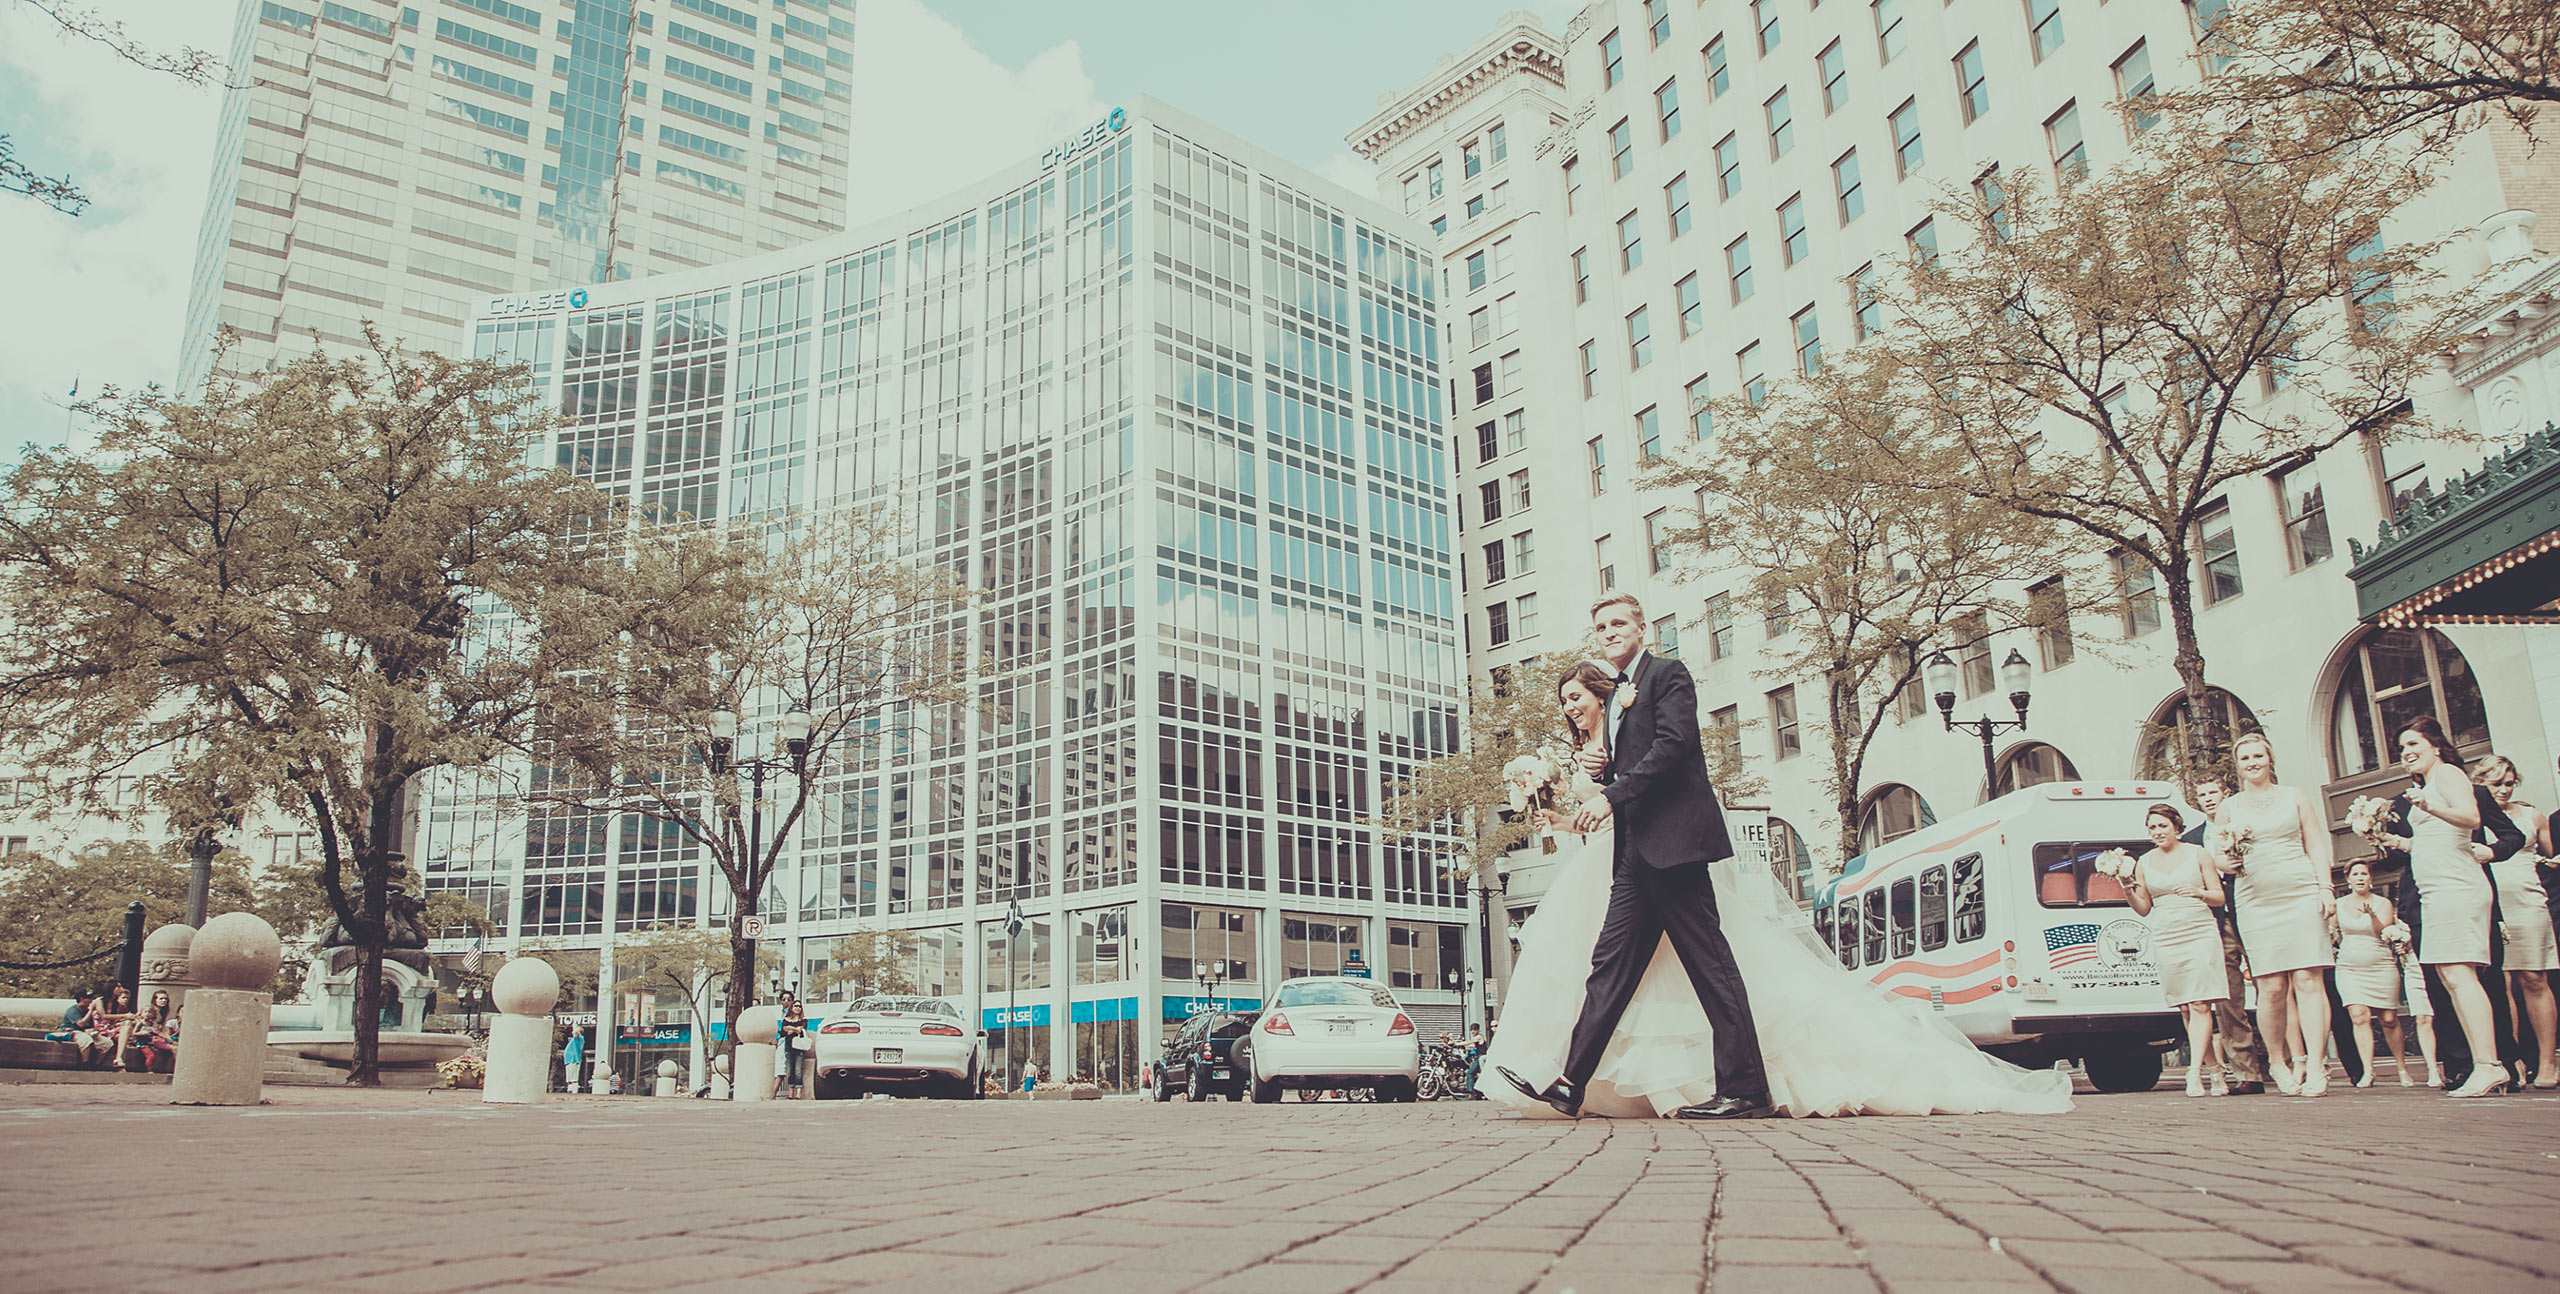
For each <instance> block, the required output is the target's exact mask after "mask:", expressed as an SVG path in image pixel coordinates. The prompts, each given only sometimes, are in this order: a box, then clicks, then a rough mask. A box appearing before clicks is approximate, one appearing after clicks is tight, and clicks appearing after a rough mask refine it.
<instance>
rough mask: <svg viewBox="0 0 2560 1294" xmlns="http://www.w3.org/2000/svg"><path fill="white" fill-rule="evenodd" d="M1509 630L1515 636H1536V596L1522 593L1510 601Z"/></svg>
mask: <svg viewBox="0 0 2560 1294" xmlns="http://www.w3.org/2000/svg"><path fill="white" fill-rule="evenodd" d="M1511 629H1512V632H1513V634H1514V635H1515V636H1517V637H1521V638H1535V637H1537V636H1538V595H1537V594H1535V593H1523V594H1521V595H1520V596H1519V597H1517V598H1514V599H1512V601H1511Z"/></svg>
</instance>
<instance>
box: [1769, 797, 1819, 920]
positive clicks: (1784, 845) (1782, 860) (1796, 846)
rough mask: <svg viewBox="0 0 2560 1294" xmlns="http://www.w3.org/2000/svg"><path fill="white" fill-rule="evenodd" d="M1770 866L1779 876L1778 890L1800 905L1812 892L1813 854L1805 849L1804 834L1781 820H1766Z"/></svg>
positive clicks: (1784, 820)
mask: <svg viewBox="0 0 2560 1294" xmlns="http://www.w3.org/2000/svg"><path fill="white" fill-rule="evenodd" d="M1769 866H1770V869H1771V870H1773V871H1775V872H1776V873H1777V874H1778V885H1779V887H1780V888H1782V889H1784V890H1785V891H1786V892H1787V893H1788V894H1790V895H1793V896H1794V897H1795V901H1796V902H1797V903H1799V904H1801V903H1803V902H1804V898H1805V894H1806V893H1807V892H1808V891H1810V890H1811V889H1812V888H1813V851H1812V850H1811V849H1808V848H1806V847H1805V843H1804V834H1803V833H1802V832H1799V831H1797V830H1796V829H1795V827H1794V826H1793V825H1792V824H1790V823H1788V821H1787V820H1786V819H1784V818H1771V819H1769Z"/></svg>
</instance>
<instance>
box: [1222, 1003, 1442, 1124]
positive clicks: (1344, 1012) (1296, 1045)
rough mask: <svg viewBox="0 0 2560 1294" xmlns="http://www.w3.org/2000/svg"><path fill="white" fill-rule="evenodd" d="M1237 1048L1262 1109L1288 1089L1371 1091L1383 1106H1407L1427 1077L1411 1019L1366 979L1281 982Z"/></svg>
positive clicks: (1419, 1043) (1420, 1048) (1254, 1095)
mask: <svg viewBox="0 0 2560 1294" xmlns="http://www.w3.org/2000/svg"><path fill="white" fill-rule="evenodd" d="M1238 1047H1239V1048H1240V1049H1241V1050H1240V1054H1243V1053H1244V1052H1249V1053H1250V1054H1249V1055H1247V1058H1246V1060H1245V1062H1244V1067H1245V1069H1246V1071H1247V1078H1248V1080H1249V1084H1250V1090H1251V1092H1252V1093H1253V1099H1254V1100H1255V1101H1256V1102H1257V1103H1260V1104H1265V1105H1267V1104H1269V1103H1271V1102H1273V1101H1277V1100H1279V1099H1280V1089H1282V1088H1284V1087H1296V1088H1316V1089H1323V1088H1335V1087H1340V1088H1366V1089H1369V1090H1371V1091H1374V1092H1376V1093H1377V1096H1378V1099H1379V1100H1381V1101H1410V1100H1412V1099H1414V1095H1415V1090H1416V1087H1417V1079H1418V1078H1419V1077H1420V1075H1421V1072H1422V1047H1421V1039H1420V1038H1418V1037H1417V1036H1416V1035H1415V1033H1414V1028H1413V1017H1411V1016H1408V1015H1406V1014H1405V1013H1404V1008H1403V1007H1401V1006H1398V1005H1397V1004H1396V998H1395V994H1393V993H1390V992H1388V991H1387V989H1386V986H1385V985H1383V984H1378V983H1375V982H1373V981H1370V980H1365V979H1346V978H1336V977H1334V976H1330V975H1326V976H1309V977H1306V978H1302V979H1293V980H1290V981H1288V982H1286V983H1284V984H1282V985H1281V986H1280V991H1279V992H1278V993H1276V994H1274V995H1273V996H1272V999H1271V1003H1270V1005H1269V1006H1266V1007H1264V1008H1263V1011H1262V1017H1261V1019H1259V1020H1258V1021H1256V1022H1255V1023H1254V1026H1253V1032H1252V1033H1251V1034H1250V1035H1248V1037H1247V1038H1246V1040H1245V1041H1244V1042H1242V1043H1239V1044H1238Z"/></svg>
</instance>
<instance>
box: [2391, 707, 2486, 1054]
mask: <svg viewBox="0 0 2560 1294" xmlns="http://www.w3.org/2000/svg"><path fill="white" fill-rule="evenodd" d="M2398 740H2399V744H2400V767H2401V769H2402V770H2403V771H2405V772H2407V773H2408V774H2409V778H2410V787H2409V791H2408V797H2409V875H2410V876H2411V878H2412V879H2414V880H2415V881H2416V882H2417V885H2418V916H2419V918H2420V921H2419V927H2418V961H2419V962H2420V963H2421V964H2423V965H2427V966H2432V967H2434V968H2435V971H2436V976H2437V978H2438V979H2440V980H2441V981H2442V982H2443V984H2444V988H2445V995H2446V996H2447V997H2450V998H2452V999H2453V1014H2454V1018H2455V1019H2456V1020H2458V1021H2460V1022H2461V1024H2462V1038H2463V1041H2464V1042H2465V1043H2467V1044H2468V1045H2469V1046H2470V1048H2471V1077H2469V1078H2468V1079H2465V1080H2463V1083H2462V1086H2460V1087H2457V1088H2454V1089H2453V1090H2452V1091H2451V1092H2449V1093H2447V1095H2449V1096H2488V1095H2490V1094H2492V1093H2495V1092H2499V1091H2503V1090H2505V1088H2506V1086H2507V1074H2506V1071H2505V1070H2503V1069H2501V1068H2499V1067H2498V1064H2497V1055H2498V1039H2497V1029H2496V1026H2495V1024H2494V1022H2493V1020H2492V1017H2491V1014H2490V1008H2489V991H2488V989H2487V988H2485V987H2483V986H2482V985H2481V983H2480V968H2481V967H2483V966H2486V965H2488V964H2489V913H2490V910H2491V908H2492V907H2493V906H2494V905H2495V904H2496V901H2497V890H2496V888H2495V887H2494V886H2492V885H2491V884H2490V882H2489V873H2488V869H2487V868H2485V867H2484V866H2482V864H2481V862H2480V860H2479V859H2478V858H2475V857H2473V856H2472V853H2471V833H2472V832H2474V831H2477V830H2479V829H2480V823H2481V821H2482V819H2481V816H2480V803H2479V798H2478V793H2477V792H2475V791H2474V790H2473V789H2472V787H2471V779H2470V778H2467V777H2464V776H2463V775H2462V772H2461V768H2462V766H2461V765H2460V764H2458V763H2455V762H2454V761H2453V743H2452V742H2451V741H2449V740H2447V739H2446V737H2445V735H2444V726H2443V725H2442V724H2439V723H2437V722H2436V719H2435V716H2434V715H2424V714H2422V715H2420V716H2418V717H2417V718H2416V719H2413V720H2411V721H2410V722H2409V725H2408V726H2407V727H2404V728H2402V729H2401V730H2400V734H2399V738H2398Z"/></svg>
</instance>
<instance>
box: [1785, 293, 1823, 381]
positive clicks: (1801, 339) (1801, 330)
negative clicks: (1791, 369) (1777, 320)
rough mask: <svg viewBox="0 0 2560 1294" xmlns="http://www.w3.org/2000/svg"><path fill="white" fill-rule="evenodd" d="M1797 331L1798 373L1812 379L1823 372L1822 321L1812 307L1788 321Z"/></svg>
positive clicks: (1799, 312)
mask: <svg viewBox="0 0 2560 1294" xmlns="http://www.w3.org/2000/svg"><path fill="white" fill-rule="evenodd" d="M1788 323H1789V324H1790V325H1791V326H1792V327H1793V328H1794V330H1795V339H1796V371H1797V372H1799V373H1802V374H1804V375H1805V376H1806V377H1811V376H1813V375H1814V374H1816V373H1819V372H1821V371H1822V320H1821V317H1820V316H1819V315H1818V314H1816V313H1815V311H1814V308H1813V307H1812V306H1806V307H1805V308H1804V309H1802V310H1799V311H1797V312H1796V316H1795V318H1793V319H1791V320H1789V321H1788Z"/></svg>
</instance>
